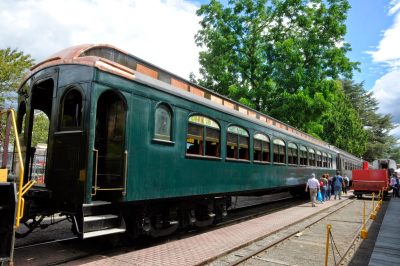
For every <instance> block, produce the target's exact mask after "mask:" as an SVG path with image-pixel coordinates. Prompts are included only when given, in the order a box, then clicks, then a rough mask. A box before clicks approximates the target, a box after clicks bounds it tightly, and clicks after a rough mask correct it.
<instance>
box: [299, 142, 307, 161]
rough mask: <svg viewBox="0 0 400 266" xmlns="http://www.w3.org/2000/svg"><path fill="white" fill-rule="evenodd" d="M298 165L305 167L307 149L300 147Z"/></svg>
mask: <svg viewBox="0 0 400 266" xmlns="http://www.w3.org/2000/svg"><path fill="white" fill-rule="evenodd" d="M300 165H307V148H306V147H305V146H303V145H300Z"/></svg>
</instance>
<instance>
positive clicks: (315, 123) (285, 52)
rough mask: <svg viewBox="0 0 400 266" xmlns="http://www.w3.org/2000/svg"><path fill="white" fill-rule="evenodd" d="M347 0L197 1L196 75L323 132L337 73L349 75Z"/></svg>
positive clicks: (231, 94)
mask: <svg viewBox="0 0 400 266" xmlns="http://www.w3.org/2000/svg"><path fill="white" fill-rule="evenodd" d="M349 8H350V6H349V4H348V1H346V0H329V1H323V0H309V1H305V0H287V1H278V0H274V1H267V0H259V1H251V0H231V1H229V2H228V4H227V5H226V6H224V5H222V4H221V3H220V2H219V1H216V0H212V1H211V2H210V4H208V5H202V6H201V7H200V9H199V10H198V12H197V14H198V15H199V16H202V21H201V27H202V28H201V29H200V30H199V32H198V33H197V35H196V43H197V45H198V46H200V47H202V48H203V49H204V50H203V51H202V52H200V55H199V61H200V65H201V68H200V74H201V75H202V78H201V79H199V80H198V82H199V83H200V84H201V85H203V86H205V87H208V88H210V89H212V90H214V91H216V92H219V93H221V94H224V95H227V96H228V97H230V98H233V99H234V100H237V101H239V102H241V103H243V104H246V105H248V106H250V107H253V108H255V109H256V110H258V111H261V112H264V113H266V114H269V115H271V116H273V117H276V118H278V119H279V120H281V121H283V122H286V123H289V124H290V125H293V126H295V127H297V128H299V129H301V130H303V131H305V132H307V133H309V134H312V135H314V136H316V137H321V136H322V135H323V132H324V130H325V129H324V123H322V120H321V118H322V117H323V114H324V113H325V112H326V111H327V110H328V111H329V110H330V108H331V106H332V105H331V103H330V102H329V100H328V99H331V98H332V96H331V95H332V94H334V93H336V83H335V81H334V80H335V79H337V78H339V77H347V78H350V77H351V76H352V71H353V70H354V69H357V63H354V62H351V61H350V60H349V59H348V58H347V57H346V52H347V51H349V50H350V45H349V44H347V43H345V42H344V35H345V33H346V26H345V19H346V13H347V10H348V9H349Z"/></svg>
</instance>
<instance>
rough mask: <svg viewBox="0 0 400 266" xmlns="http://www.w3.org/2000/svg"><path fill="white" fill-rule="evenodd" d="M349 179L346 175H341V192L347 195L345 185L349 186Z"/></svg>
mask: <svg viewBox="0 0 400 266" xmlns="http://www.w3.org/2000/svg"><path fill="white" fill-rule="evenodd" d="M349 183H350V179H349V178H348V177H347V175H344V177H343V189H342V191H343V194H344V195H347V187H348V186H349Z"/></svg>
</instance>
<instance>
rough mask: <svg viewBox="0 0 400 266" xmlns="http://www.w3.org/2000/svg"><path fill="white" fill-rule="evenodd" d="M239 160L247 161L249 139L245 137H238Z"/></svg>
mask: <svg viewBox="0 0 400 266" xmlns="http://www.w3.org/2000/svg"><path fill="white" fill-rule="evenodd" d="M239 141H240V143H239V145H240V147H239V159H243V160H248V159H249V138H248V137H245V136H239Z"/></svg>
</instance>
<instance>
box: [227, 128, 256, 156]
mask: <svg viewBox="0 0 400 266" xmlns="http://www.w3.org/2000/svg"><path fill="white" fill-rule="evenodd" d="M233 128H235V129H236V130H238V129H239V130H238V131H237V132H233V131H229V129H233ZM240 131H242V132H240ZM225 132H226V145H225V147H226V156H225V159H226V160H228V161H229V160H232V161H243V162H250V151H251V147H250V134H249V131H248V130H247V129H245V128H244V127H242V126H239V125H236V124H232V125H229V126H228V127H227V128H226V131H225ZM229 134H231V135H234V136H236V148H235V150H236V149H237V151H234V154H235V153H236V156H235V158H234V157H228V147H229V146H230V147H232V146H231V145H228V135H229ZM244 138H247V159H243V158H240V155H241V153H240V145H241V139H244Z"/></svg>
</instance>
